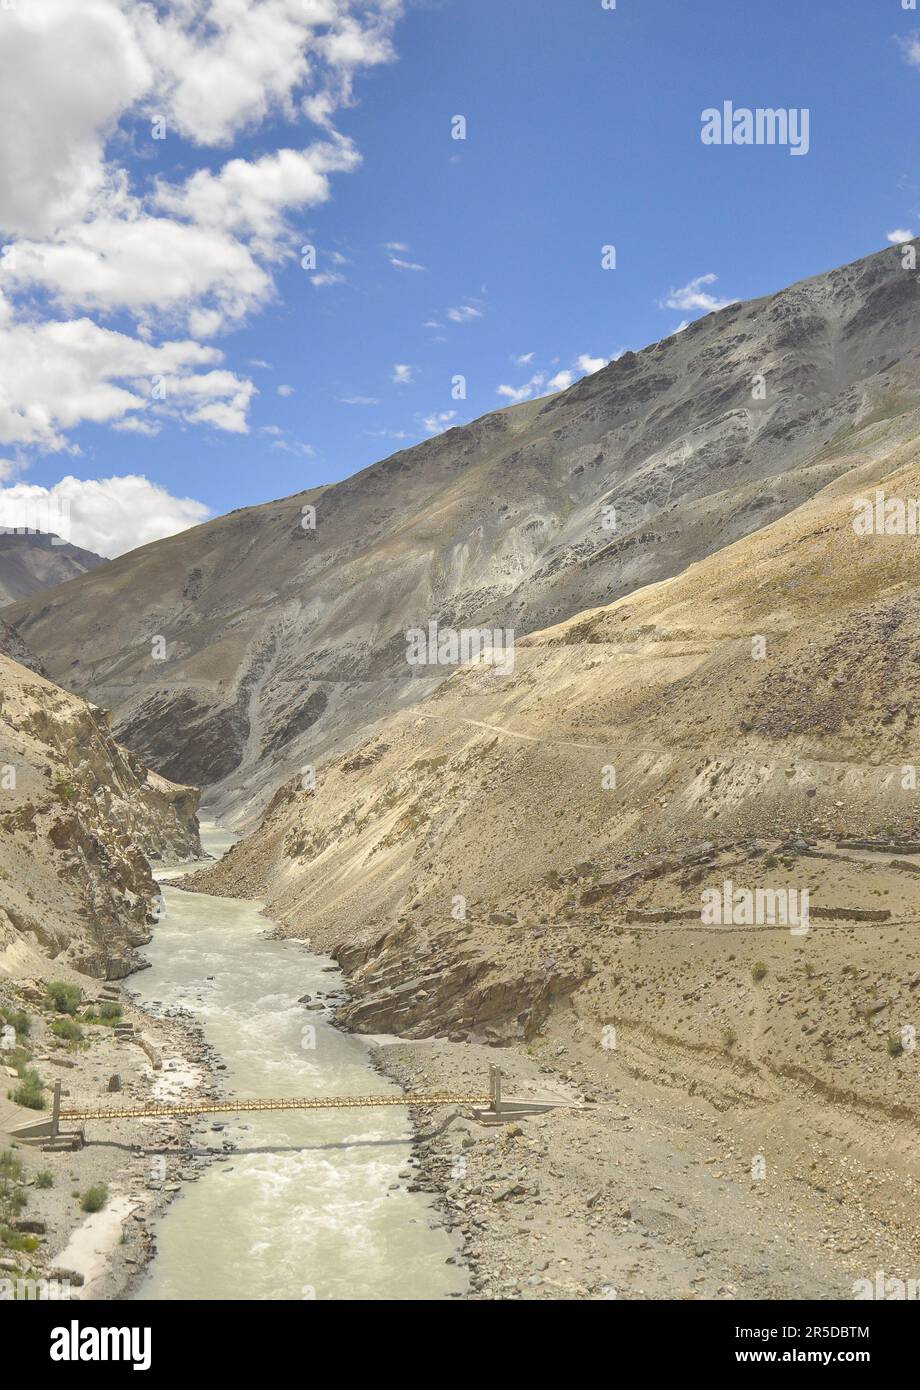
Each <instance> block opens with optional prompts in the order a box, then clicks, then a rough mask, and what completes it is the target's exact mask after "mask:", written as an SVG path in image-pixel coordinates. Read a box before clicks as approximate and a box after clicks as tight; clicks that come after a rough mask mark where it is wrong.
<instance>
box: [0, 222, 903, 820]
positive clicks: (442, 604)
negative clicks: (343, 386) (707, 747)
mask: <svg viewBox="0 0 920 1390" xmlns="http://www.w3.org/2000/svg"><path fill="white" fill-rule="evenodd" d="M918 304H920V289H918V281H917V276H916V275H915V274H912V273H910V272H908V271H906V270H905V269H903V262H902V253H901V248H891V249H888V250H886V251H882V252H880V253H878V254H877V255H874V256H870V257H868V258H867V259H865V260H862V261H858V262H856V263H854V264H853V265H849V266H844V267H842V268H840V269H838V270H834V271H832V272H829V273H827V274H824V275H821V276H818V277H816V278H814V279H811V280H807V281H803V282H802V283H800V284H798V285H795V286H793V287H792V288H790V289H787V290H784V291H782V292H781V293H779V294H776V295H771V296H769V297H767V298H764V299H760V300H755V301H752V302H750V303H747V304H735V305H732V306H730V307H729V308H727V309H724V310H722V311H721V312H719V313H715V314H711V315H709V316H707V317H705V318H703V319H700V320H698V321H697V322H696V323H694V324H692V325H691V326H690V327H689V328H687V329H686V330H685V331H684V332H682V333H679V334H677V335H675V336H673V337H671V338H668V339H666V340H664V341H662V342H660V343H657V344H655V345H653V346H651V347H649V348H647V349H645V350H644V351H642V352H640V353H628V354H626V355H625V356H624V357H622V358H621V359H620V360H618V361H616V362H614V363H611V365H610V366H608V367H607V368H605V369H604V370H602V371H600V372H598V373H596V374H595V375H594V376H591V377H589V378H586V379H585V380H583V381H581V382H579V383H578V384H577V385H575V386H573V387H572V388H570V389H569V390H567V391H565V392H562V393H560V394H559V395H556V396H553V397H550V398H547V399H543V400H537V401H530V402H527V403H525V404H523V405H519V406H515V407H513V408H511V409H509V410H504V411H499V412H496V413H495V414H493V415H489V416H486V417H484V418H482V419H480V420H477V421H475V422H473V423H472V424H470V425H468V426H465V427H463V428H458V429H454V430H450V431H448V432H447V433H446V434H444V435H441V436H439V437H437V438H435V439H432V440H429V441H427V442H425V443H423V444H420V445H418V446H416V447H415V448H413V449H409V450H406V451H403V452H401V453H398V454H395V455H393V456H392V457H391V458H389V459H386V460H385V461H383V462H382V463H378V464H375V465H374V466H373V467H371V468H368V469H366V470H364V471H363V472H362V473H359V474H357V475H356V476H355V477H352V478H349V479H347V480H346V481H344V482H342V483H338V484H335V485H330V486H327V487H321V488H317V489H314V490H313V491H311V492H307V493H302V494H299V495H297V496H295V497H292V498H288V499H285V500H283V501H279V502H273V503H270V504H267V505H264V506H259V507H251V508H246V509H244V510H241V511H238V512H235V513H232V514H231V515H230V516H227V517H223V518H220V519H218V520H216V521H214V522H210V523H208V524H207V525H204V526H201V527H197V528H195V529H194V530H191V531H186V532H183V533H182V534H181V535H178V536H174V537H172V538H170V539H167V540H164V541H160V542H157V543H156V544H154V545H151V546H147V547H144V548H142V549H140V550H137V551H134V552H132V553H130V554H128V555H125V556H123V557H121V558H120V559H118V560H116V561H114V562H112V563H111V564H108V565H106V566H105V567H104V568H102V569H99V570H97V571H95V572H94V573H91V574H87V575H84V576H83V577H82V578H80V579H78V580H77V581H75V582H73V583H71V584H69V585H67V586H65V587H63V588H59V589H54V590H51V591H50V592H47V593H43V594H41V595H38V596H34V597H33V598H31V599H27V600H25V601H23V602H20V603H18V604H16V605H15V606H14V607H13V608H12V609H11V610H10V611H9V614H8V616H9V618H10V620H11V621H12V622H13V623H15V625H16V627H17V629H18V631H19V632H20V634H21V635H22V636H23V637H24V638H25V640H26V641H27V642H28V643H29V645H30V646H31V647H32V648H33V649H34V650H35V651H36V652H37V654H38V656H39V657H40V658H41V659H42V660H43V661H45V663H46V664H47V666H48V668H49V670H50V671H51V673H52V675H53V676H54V678H55V679H56V680H58V681H61V682H62V683H64V684H66V685H67V686H68V687H69V688H72V689H74V690H76V691H78V692H80V693H82V694H85V695H86V696H87V697H89V698H91V699H92V700H94V701H95V702H98V703H100V704H103V705H105V706H107V707H111V708H112V709H113V711H114V716H115V729H116V731H117V734H118V736H119V738H121V739H122V740H123V741H124V742H125V743H127V744H128V746H130V747H132V748H133V749H135V750H136V751H137V752H138V753H139V754H140V755H141V756H142V757H143V758H144V759H145V760H146V761H147V762H148V763H150V765H152V766H154V767H157V768H158V769H159V770H160V771H161V772H163V773H164V774H165V775H167V776H170V777H175V778H177V779H180V780H182V781H188V782H194V783H198V784H203V785H205V786H207V787H208V788H209V792H208V799H209V802H210V803H211V804H212V805H213V807H214V808H215V809H216V810H217V811H219V812H222V813H224V814H227V813H228V812H229V811H237V812H241V813H243V814H245V815H247V816H248V817H250V818H251V817H252V816H253V814H254V812H255V810H256V808H257V807H258V805H259V804H264V802H265V801H266V800H267V799H268V798H269V796H270V795H271V793H272V792H273V791H274V790H275V789H276V788H277V786H278V785H279V784H281V783H282V782H283V781H284V780H285V779H286V778H287V777H288V776H289V775H290V773H291V772H292V771H293V770H294V769H295V768H300V767H302V766H303V765H305V764H309V765H315V766H321V765H322V764H323V763H324V761H325V760H326V759H327V758H330V757H335V756H336V755H337V754H339V753H341V752H343V751H346V750H348V749H349V748H351V747H353V746H354V745H355V744H356V743H358V742H360V741H361V740H362V738H363V737H364V736H365V733H366V731H367V729H368V727H369V726H370V724H372V723H373V721H375V720H377V719H380V718H383V717H385V716H386V715H388V714H389V713H390V712H392V711H394V710H399V709H405V708H406V707H407V706H410V705H414V704H416V703H417V702H418V701H420V700H422V699H424V698H425V697H427V696H429V695H430V694H431V692H432V691H433V690H434V689H436V687H437V686H438V684H439V683H440V682H441V680H443V679H444V677H445V675H446V674H449V671H446V670H445V669H444V668H439V667H429V668H426V669H425V672H424V674H415V675H413V671H412V668H410V667H409V666H408V665H407V662H406V631H407V629H410V628H412V627H415V626H424V624H425V623H427V621H428V620H429V619H435V620H437V621H438V622H439V623H440V624H441V625H442V626H450V627H454V628H472V627H479V628H491V629H494V628H513V629H514V630H516V632H517V633H518V634H519V635H520V634H522V633H527V632H533V631H535V630H538V629H541V628H546V627H547V626H549V625H551V624H554V623H559V622H562V621H564V620H566V619H568V618H570V617H572V616H573V615H574V614H576V613H579V612H581V611H583V610H586V609H590V608H593V607H595V606H597V605H601V604H607V603H609V602H611V601H612V600H614V599H616V598H618V597H620V596H622V595H628V594H631V593H633V592H634V591H635V590H637V589H639V588H641V587H643V586H644V585H647V584H652V583H654V582H655V581H658V580H661V579H665V578H667V577H669V576H673V575H676V574H679V573H680V572H681V571H683V570H684V569H685V568H686V567H687V566H688V565H692V564H693V563H694V562H695V561H699V560H701V559H703V558H704V557H706V556H708V555H711V554H712V553H713V552H715V551H718V550H720V549H722V548H723V547H726V546H728V545H730V544H731V543H732V542H735V541H738V540H740V539H742V538H743V537H746V536H749V535H750V534H751V533H752V532H755V531H757V530H759V529H760V528H762V527H764V526H767V525H768V524H769V523H770V522H772V521H775V520H776V519H777V518H778V517H781V516H783V515H784V514H785V513H787V512H789V511H790V510H792V509H793V508H795V507H797V506H799V504H801V503H802V502H803V501H805V500H806V499H807V498H809V497H811V496H813V495H814V494H815V493H817V492H818V491H819V490H820V489H822V488H823V487H825V486H826V485H827V484H828V483H830V482H831V481H832V480H833V479H835V478H836V477H838V476H840V475H841V474H842V473H845V472H846V471H847V470H851V469H853V468H854V467H856V466H857V465H858V464H859V462H860V458H859V456H857V455H855V454H854V453H853V451H852V447H851V446H852V445H853V443H854V442H855V441H857V440H859V441H860V442H862V441H863V440H865V439H867V438H872V439H876V440H878V441H880V447H881V445H884V447H885V448H887V449H888V450H889V451H890V450H891V449H893V448H895V447H896V445H897V443H898V441H899V440H907V439H909V438H910V437H911V435H912V432H913V430H914V428H915V423H916V421H915V416H914V411H915V407H916V405H917V404H918V402H920V387H918V372H917V366H918V356H920V314H918ZM873 429H874V431H875V433H874V434H871V435H870V434H867V431H871V430H873ZM309 507H315V509H316V515H315V527H314V526H313V525H312V518H311V516H310V514H309V513H308V512H307V513H305V511H304V509H305V508H309ZM611 508H612V509H613V511H611V510H610V509H611ZM305 522H306V525H305V524H304V523H305ZM158 637H159V638H162V639H164V640H165V659H163V660H158V659H156V658H157V656H158V655H161V654H162V650H163V648H162V644H160V643H157V642H156V640H155V639H156V638H158ZM692 640H695V639H692ZM668 650H669V651H670V652H675V653H676V652H679V650H680V644H677V646H676V647H674V646H672V647H669V648H668ZM467 679H468V678H467V677H464V680H467Z"/></svg>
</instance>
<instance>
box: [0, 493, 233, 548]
mask: <svg viewBox="0 0 920 1390" xmlns="http://www.w3.org/2000/svg"><path fill="white" fill-rule="evenodd" d="M210 515H211V513H210V511H209V509H208V508H207V507H206V506H205V505H204V503H202V502H196V501H195V500H194V499H193V498H191V497H173V496H172V495H171V493H169V492H167V491H166V489H165V488H162V487H159V486H158V485H157V484H156V483H152V482H150V481H149V480H148V479H147V478H144V477H141V476H137V475H129V476H127V477H120V478H100V479H91V480H87V481H84V480H81V479H79V478H71V477H67V478H62V479H61V481H60V482H59V483H55V485H54V487H51V488H46V487H37V486H35V485H33V484H31V483H14V484H12V486H10V487H3V488H0V526H3V527H24V526H25V527H31V528H32V529H35V528H36V527H39V528H40V529H48V530H53V531H54V532H55V533H56V534H57V535H59V536H60V537H61V539H62V540H66V541H70V542H71V544H73V545H79V546H82V547H83V549H84V550H92V551H95V553H96V554H97V555H106V556H109V557H114V556H116V555H122V554H123V553H124V552H125V551H126V550H134V549H135V547H137V546H139V545H147V544H148V543H149V542H150V541H157V540H162V538H163V537H164V536H174V535H175V534H176V533H177V532H178V531H186V530H188V528H189V527H190V526H197V525H198V524H199V523H200V522H202V521H207V519H208V517H209V516H210Z"/></svg>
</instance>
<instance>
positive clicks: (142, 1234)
mask: <svg viewBox="0 0 920 1390" xmlns="http://www.w3.org/2000/svg"><path fill="white" fill-rule="evenodd" d="M61 973H62V972H60V971H55V970H53V969H52V970H49V972H48V979H49V980H51V979H53V980H58V979H59V978H60V974H61ZM47 983H48V981H47V980H43V979H41V978H40V977H38V978H37V977H34V976H33V977H29V978H28V979H21V980H16V981H7V982H4V985H3V989H2V993H3V997H4V1000H5V1007H6V1008H7V1009H15V1010H16V1011H17V1012H21V1013H24V1014H25V1015H26V1016H27V1017H28V1019H29V1022H30V1031H29V1035H28V1042H29V1045H30V1051H31V1054H32V1055H31V1057H30V1059H29V1066H30V1067H33V1068H34V1069H35V1070H36V1071H37V1073H38V1074H39V1076H40V1078H41V1080H42V1081H43V1082H44V1084H45V1086H46V1088H50V1087H51V1086H52V1085H53V1082H54V1080H55V1079H57V1078H60V1079H61V1082H62V1104H63V1106H64V1108H67V1107H68V1106H70V1107H74V1106H77V1105H83V1104H87V1105H99V1106H125V1107H127V1106H129V1105H130V1104H132V1103H134V1104H139V1103H143V1102H148V1101H149V1102H156V1101H162V1100H163V1099H164V1098H165V1097H166V1096H168V1095H169V1094H171V1093H172V1092H173V1090H174V1088H175V1085H176V1083H177V1080H178V1079H180V1078H181V1080H182V1082H183V1085H185V1086H186V1088H187V1094H189V1095H194V1096H195V1097H201V1098H204V1097H206V1096H207V1097H210V1096H213V1095H215V1094H216V1093H217V1090H218V1083H217V1080H216V1078H217V1075H218V1072H217V1067H218V1066H219V1062H218V1059H216V1058H215V1056H214V1054H213V1050H212V1049H211V1048H210V1047H209V1046H208V1044H207V1042H206V1041H205V1039H204V1038H203V1036H202V1033H201V1029H200V1027H199V1026H198V1025H197V1024H196V1022H195V1020H194V1019H192V1018H191V1017H190V1016H187V1015H182V1014H178V1013H173V1014H171V1015H170V1016H168V1017H167V1016H162V1017H158V1016H156V1015H154V1014H152V1013H148V1012H147V1011H146V1010H144V1009H141V1008H139V1007H138V1006H137V1005H136V1004H135V1003H134V1002H133V1001H132V1000H131V998H130V996H129V994H128V993H127V992H126V991H125V990H124V989H123V988H122V987H119V988H117V989H115V988H113V987H112V986H101V985H100V982H99V981H97V980H92V979H89V978H88V977H81V976H78V975H77V974H76V972H70V977H69V978H68V980H67V981H66V983H68V984H70V985H71V986H72V987H74V988H78V989H81V990H82V992H83V1003H82V1004H81V1008H84V1007H85V1006H86V1005H90V1006H92V1003H93V1001H94V1000H97V999H98V998H100V997H102V998H104V999H105V1000H107V1001H110V1000H111V998H112V996H114V997H115V998H116V999H117V1007H118V1008H119V1010H120V1028H119V1033H118V1034H116V1033H115V1031H114V1029H113V1027H111V1026H95V1027H94V1026H92V1025H87V1024H79V1025H78V1026H79V1027H80V1028H81V1029H82V1032H83V1038H82V1039H81V1040H80V1041H63V1040H62V1039H60V1038H58V1037H57V1036H56V1035H55V1033H54V1032H52V1024H53V1023H54V1022H55V1021H56V1020H57V1015H56V1014H55V1013H54V1011H53V1010H48V1008H47V1005H46V1003H45V1000H46V986H47ZM101 989H105V990H106V994H105V995H104V996H101V995H100V990H101ZM129 1028H130V1029H131V1030H132V1031H131V1032H130V1033H129V1032H128V1029H129ZM12 1070H13V1069H12V1068H9V1067H6V1066H4V1068H3V1075H4V1080H5V1081H6V1082H7V1086H6V1087H5V1088H4V1094H6V1091H7V1090H12V1089H13V1085H14V1078H13V1076H12V1075H10V1072H12ZM113 1077H117V1079H118V1080H117V1083H112V1084H117V1086H118V1090H116V1091H111V1090H110V1089H109V1085H110V1081H111V1078H113ZM47 1104H50V1096H48V1094H47V1091H46V1105H47ZM40 1114H41V1112H37V1111H34V1110H25V1109H20V1108H14V1107H13V1105H12V1104H11V1103H10V1102H8V1101H7V1102H6V1106H5V1109H4V1119H3V1123H4V1126H9V1127H13V1125H14V1123H19V1122H23V1121H28V1120H29V1119H37V1118H40ZM83 1127H84V1128H85V1129H87V1130H88V1132H89V1136H90V1139H91V1142H90V1143H88V1144H86V1145H84V1146H82V1147H73V1148H66V1147H64V1148H61V1149H59V1150H57V1151H43V1150H42V1149H41V1148H40V1147H37V1146H31V1145H26V1144H23V1143H20V1142H17V1140H16V1139H15V1137H12V1136H9V1135H8V1133H5V1132H4V1133H0V1151H3V1152H5V1153H7V1154H8V1155H9V1156H10V1159H11V1160H12V1162H13V1163H14V1164H15V1165H17V1167H16V1169H15V1170H14V1171H15V1173H16V1174H18V1176H17V1177H15V1180H14V1184H13V1185H14V1189H15V1192H16V1194H17V1196H16V1201H17V1204H18V1203H19V1202H20V1201H21V1200H22V1199H23V1198H24V1199H25V1200H24V1203H23V1204H22V1206H21V1210H20V1211H19V1213H18V1215H17V1216H16V1217H15V1219H14V1220H13V1221H11V1222H10V1225H11V1227H12V1230H13V1236H12V1241H14V1242H16V1243H18V1244H20V1245H24V1246H26V1247H28V1246H31V1247H33V1248H22V1249H14V1248H11V1247H10V1244H6V1245H4V1247H3V1248H2V1250H0V1298H3V1299H10V1298H16V1297H32V1296H35V1294H36V1291H40V1289H41V1282H40V1281H46V1282H48V1283H49V1284H50V1288H51V1291H52V1296H60V1297H68V1298H71V1299H74V1300H82V1299H88V1300H95V1299H113V1298H120V1297H124V1296H125V1295H126V1293H127V1291H128V1290H129V1289H130V1288H131V1286H132V1284H133V1283H134V1282H135V1281H136V1279H137V1277H138V1276H139V1274H140V1273H141V1272H142V1271H143V1269H144V1268H145V1266H146V1264H147V1262H148V1261H149V1260H150V1259H151V1258H152V1255H153V1253H154V1251H155V1244H156V1242H155V1235H154V1228H155V1225H156V1222H157V1220H158V1218H159V1217H160V1215H161V1214H162V1212H163V1211H164V1210H165V1208H166V1207H167V1206H168V1205H169V1203H170V1202H171V1201H172V1200H173V1198H174V1197H175V1196H176V1194H177V1193H178V1192H180V1191H181V1190H182V1188H183V1186H184V1185H185V1184H187V1183H189V1182H194V1181H196V1180H197V1177H198V1176H199V1173H200V1170H201V1167H202V1166H203V1163H204V1162H205V1160H203V1159H201V1158H199V1157H194V1158H192V1157H189V1156H188V1150H187V1147H186V1146H187V1142H188V1137H189V1133H190V1123H189V1121H187V1120H183V1119H181V1118H171V1119H162V1120H156V1121H151V1120H141V1119H134V1120H132V1119H126V1120H118V1121H106V1122H100V1121H88V1122H86V1124H85V1126H83ZM79 1128H80V1125H78V1123H77V1122H67V1121H64V1122H63V1124H62V1131H63V1133H64V1134H65V1135H66V1134H67V1133H69V1132H76V1131H77V1130H78V1129H79ZM94 1189H95V1190H97V1191H98V1192H100V1193H101V1194H102V1195H103V1197H104V1200H103V1204H102V1206H101V1208H100V1209H99V1210H96V1211H88V1210H86V1209H85V1206H86V1205H89V1206H92V1205H93V1202H92V1200H90V1201H89V1202H87V1194H89V1193H90V1192H91V1191H93V1190H94ZM23 1238H24V1239H23Z"/></svg>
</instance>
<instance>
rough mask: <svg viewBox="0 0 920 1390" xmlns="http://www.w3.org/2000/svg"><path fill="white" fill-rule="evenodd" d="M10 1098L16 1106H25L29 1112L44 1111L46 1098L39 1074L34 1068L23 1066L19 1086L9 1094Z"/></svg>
mask: <svg viewBox="0 0 920 1390" xmlns="http://www.w3.org/2000/svg"><path fill="white" fill-rule="evenodd" d="M9 1097H10V1100H12V1101H14V1102H15V1104H16V1105H24V1106H25V1108H26V1109H27V1110H44V1108H45V1097H44V1095H43V1094H42V1081H41V1077H40V1076H39V1074H38V1072H37V1071H35V1070H34V1069H33V1068H32V1067H26V1066H21V1067H20V1068H19V1085H18V1086H16V1087H14V1089H13V1090H12V1091H10V1092H9Z"/></svg>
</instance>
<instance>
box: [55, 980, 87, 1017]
mask: <svg viewBox="0 0 920 1390" xmlns="http://www.w3.org/2000/svg"><path fill="white" fill-rule="evenodd" d="M82 998H83V991H82V989H81V988H80V986H79V985H69V984H67V983H66V982H65V981H64V980H52V981H51V983H50V984H49V986H48V1000H49V1002H50V1004H51V1007H52V1008H53V1009H57V1011H58V1013H59V1014H75V1013H76V1012H77V1009H78V1008H79V1007H80V1001H81V999H82Z"/></svg>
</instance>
